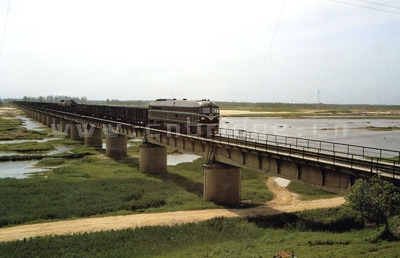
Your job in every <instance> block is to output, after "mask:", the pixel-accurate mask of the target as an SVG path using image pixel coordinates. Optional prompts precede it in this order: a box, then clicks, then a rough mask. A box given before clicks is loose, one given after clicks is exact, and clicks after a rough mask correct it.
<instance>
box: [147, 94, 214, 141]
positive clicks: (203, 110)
mask: <svg viewBox="0 0 400 258" xmlns="http://www.w3.org/2000/svg"><path fill="white" fill-rule="evenodd" d="M219 120H220V114H219V107H218V105H216V104H215V103H213V102H211V101H210V100H206V99H202V100H194V101H191V100H186V99H183V100H176V99H158V100H156V101H152V102H151V103H150V104H149V123H150V124H153V125H154V126H156V127H158V128H160V129H164V130H170V131H174V132H177V133H181V134H187V135H198V136H199V135H200V136H203V137H210V136H212V135H214V134H216V133H218V126H219Z"/></svg>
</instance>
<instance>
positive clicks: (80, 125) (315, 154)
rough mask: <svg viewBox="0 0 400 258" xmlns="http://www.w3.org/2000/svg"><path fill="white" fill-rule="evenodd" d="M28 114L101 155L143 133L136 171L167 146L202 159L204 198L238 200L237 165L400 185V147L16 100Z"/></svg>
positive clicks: (122, 150) (118, 151)
mask: <svg viewBox="0 0 400 258" xmlns="http://www.w3.org/2000/svg"><path fill="white" fill-rule="evenodd" d="M14 104H15V105H16V106H18V107H19V108H21V109H22V110H24V111H25V112H26V114H27V117H29V118H32V119H34V120H37V121H39V122H41V123H43V124H44V125H46V126H48V127H51V128H52V129H53V132H54V133H63V134H66V135H67V136H68V137H70V138H71V139H74V140H83V141H84V142H85V145H86V146H88V147H94V148H102V143H103V134H105V136H106V155H107V156H109V157H122V156H126V155H127V139H128V137H130V138H131V137H135V138H136V137H139V138H142V139H143V143H142V145H141V149H140V171H141V172H142V173H147V174H159V173H167V150H166V147H173V148H176V149H179V150H182V151H185V152H189V153H193V154H196V155H199V156H202V157H204V158H206V159H207V162H206V163H205V164H204V165H203V169H204V193H203V194H204V198H205V199H207V200H210V201H213V202H215V203H219V204H225V205H237V204H239V203H240V201H241V194H240V186H241V169H242V168H249V169H252V170H259V171H262V172H265V173H268V174H269V175H276V176H279V177H283V178H286V179H289V180H292V181H299V182H302V183H304V184H307V185H311V186H314V187H317V188H321V189H325V190H328V191H331V192H336V193H346V192H348V191H349V189H350V187H351V186H352V185H353V184H354V182H355V180H356V179H358V178H368V177H371V176H373V175H380V176H381V177H383V178H385V179H387V180H390V181H391V182H393V183H394V185H395V186H396V187H400V151H396V150H385V149H378V148H370V147H364V146H357V145H348V144H342V143H335V142H327V141H317V140H311V139H304V138H297V137H287V136H280V135H273V134H264V133H257V132H249V131H244V130H231V129H224V128H220V130H219V134H218V135H215V136H213V137H200V136H196V135H186V134H179V133H175V132H171V131H164V130H159V129H156V128H152V126H151V125H147V126H140V125H133V124H129V123H123V122H121V121H117V120H114V119H103V118H98V117H93V116H86V115H82V114H77V113H73V112H67V111H60V110H55V109H48V108H40V107H37V106H30V105H29V102H15V103H14Z"/></svg>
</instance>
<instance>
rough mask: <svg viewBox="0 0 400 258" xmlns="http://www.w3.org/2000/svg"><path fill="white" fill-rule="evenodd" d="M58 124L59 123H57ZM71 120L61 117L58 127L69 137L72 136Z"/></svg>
mask: <svg viewBox="0 0 400 258" xmlns="http://www.w3.org/2000/svg"><path fill="white" fill-rule="evenodd" d="M57 126H58V125H57ZM70 127H71V122H70V121H68V120H65V119H62V118H61V119H60V127H57V130H59V131H60V132H61V133H65V134H66V136H67V137H68V138H70V137H71V129H70Z"/></svg>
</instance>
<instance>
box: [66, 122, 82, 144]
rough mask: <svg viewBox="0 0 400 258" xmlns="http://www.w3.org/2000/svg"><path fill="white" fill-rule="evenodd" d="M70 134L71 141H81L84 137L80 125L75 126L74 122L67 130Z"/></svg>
mask: <svg viewBox="0 0 400 258" xmlns="http://www.w3.org/2000/svg"><path fill="white" fill-rule="evenodd" d="M69 130H70V134H71V140H83V139H84V137H85V130H84V128H83V126H82V124H77V123H75V122H71V126H70V128H69Z"/></svg>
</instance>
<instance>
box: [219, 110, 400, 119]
mask: <svg viewBox="0 0 400 258" xmlns="http://www.w3.org/2000/svg"><path fill="white" fill-rule="evenodd" d="M220 113H221V116H225V117H283V118H331V119H334V118H352V119H355V118H356V119H371V118H372V119H374V118H375V119H400V110H397V109H392V110H357V109H356V110H320V109H316V110H315V109H313V110H291V111H268V110H254V109H253V110H252V109H247V110H246V109H221V111H220Z"/></svg>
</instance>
